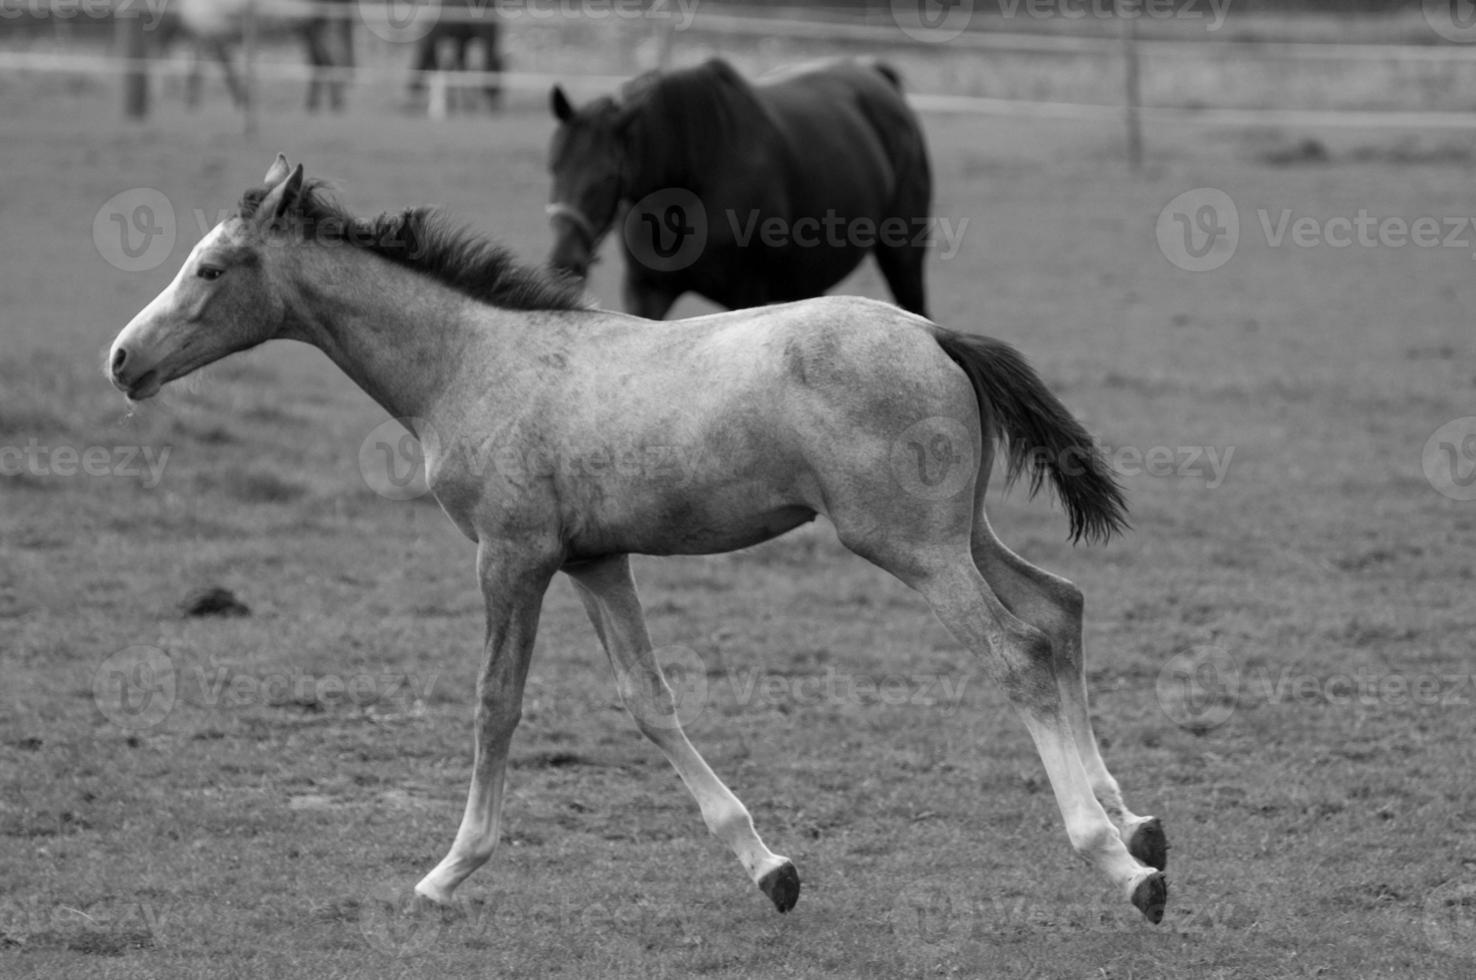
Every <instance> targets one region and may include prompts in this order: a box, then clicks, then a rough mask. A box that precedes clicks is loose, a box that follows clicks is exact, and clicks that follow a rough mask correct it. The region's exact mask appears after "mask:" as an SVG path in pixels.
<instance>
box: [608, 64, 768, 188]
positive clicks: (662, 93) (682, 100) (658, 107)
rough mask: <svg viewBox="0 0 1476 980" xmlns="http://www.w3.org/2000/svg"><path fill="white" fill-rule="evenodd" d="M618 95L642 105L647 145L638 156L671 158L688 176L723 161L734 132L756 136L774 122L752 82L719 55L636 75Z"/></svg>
mask: <svg viewBox="0 0 1476 980" xmlns="http://www.w3.org/2000/svg"><path fill="white" fill-rule="evenodd" d="M621 98H622V101H624V102H626V103H628V104H630V105H631V106H633V107H637V106H638V107H639V110H640V111H639V116H638V119H639V124H640V125H641V127H642V128H643V129H644V132H643V133H641V134H640V137H641V141H642V142H644V144H645V145H644V146H642V147H640V149H641V150H642V151H644V152H640V153H638V154H637V159H639V160H642V161H654V160H663V159H665V160H671V161H672V162H673V163H675V164H676V165H677V167H678V168H680V169H679V170H677V171H676V172H677V173H680V174H682V175H683V176H684V177H686V178H693V177H695V176H696V175H699V174H703V173H709V172H711V171H712V170H714V169H715V168H716V167H717V166H718V165H719V164H724V163H726V162H727V161H728V160H729V158H731V156H732V152H733V141H734V139H735V138H737V139H740V140H743V141H747V140H750V139H754V138H756V137H757V134H759V133H760V132H762V131H764V130H765V129H768V128H770V127H772V125H773V123H772V120H771V119H770V118H769V113H768V110H766V109H765V108H764V106H763V104H762V103H760V102H759V100H758V98H757V96H755V95H754V91H753V87H752V86H750V85H749V84H748V82H746V81H744V79H743V77H742V76H741V75H739V74H738V72H737V71H736V70H735V69H734V68H733V66H732V65H730V64H728V63H727V62H726V61H724V60H723V59H721V58H710V59H708V60H707V61H705V62H703V63H702V64H700V65H697V66H696V67H694V68H682V69H678V70H676V71H668V72H646V73H645V74H643V75H637V76H636V77H635V78H633V79H631V80H630V81H629V82H626V83H625V85H624V86H623V87H622V89H621ZM663 176H664V175H663ZM658 179H659V178H658Z"/></svg>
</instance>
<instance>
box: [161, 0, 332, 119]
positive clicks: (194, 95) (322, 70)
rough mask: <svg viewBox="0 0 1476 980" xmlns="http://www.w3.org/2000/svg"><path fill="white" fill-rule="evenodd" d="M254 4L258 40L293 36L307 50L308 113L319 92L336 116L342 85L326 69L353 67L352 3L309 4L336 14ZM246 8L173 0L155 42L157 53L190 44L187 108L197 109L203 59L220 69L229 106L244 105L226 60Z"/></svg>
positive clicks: (299, 2)
mask: <svg viewBox="0 0 1476 980" xmlns="http://www.w3.org/2000/svg"><path fill="white" fill-rule="evenodd" d="M255 2H256V18H257V28H258V31H259V32H260V36H261V37H263V38H270V37H281V36H296V37H300V38H301V39H302V41H303V44H304V45H305V46H306V47H307V56H308V63H309V64H311V65H312V66H313V75H312V77H311V78H310V79H309V80H308V94H307V107H308V111H310V112H315V111H317V109H318V103H319V99H320V97H321V96H322V93H323V92H324V91H325V90H326V91H327V93H328V101H329V103H330V104H331V105H332V108H333V111H335V112H339V111H342V109H343V87H344V80H343V79H342V78H335V77H333V76H332V73H331V71H329V69H333V68H339V67H342V68H352V67H354V26H353V17H352V16H351V13H352V11H351V8H350V5H351V4H352V3H353V2H354V0H311V2H313V3H314V4H315V5H316V4H318V3H334V4H338V5H340V6H341V7H342V13H341V14H340V15H330V14H326V13H323V12H321V11H319V10H316V9H310V8H308V7H306V6H305V0H255ZM250 5H251V0H178V5H177V7H176V8H175V10H174V11H173V16H172V17H170V18H168V19H167V20H166V21H165V23H164V25H163V27H162V28H161V34H160V41H159V47H160V49H161V50H162V49H165V48H168V47H169V45H170V44H171V43H172V42H173V41H174V40H176V39H179V38H183V39H185V40H187V41H189V42H190V43H191V45H192V57H191V62H190V69H189V72H188V74H186V76H185V103H186V104H187V105H189V107H190V108H192V109H194V108H197V107H198V106H199V105H200V83H201V75H202V73H203V71H204V61H205V59H206V58H207V57H208V58H210V59H211V60H213V61H215V62H216V63H217V64H219V65H220V70H221V73H222V74H223V75H224V77H225V84H226V89H227V90H228V91H229V92H230V93H231V101H232V102H234V103H235V104H236V105H237V106H238V107H242V106H245V105H246V102H247V99H248V98H249V96H248V93H247V91H246V88H245V86H244V85H242V84H241V79H240V76H239V75H238V74H237V72H236V68H235V65H234V64H233V62H232V58H233V52H234V50H235V48H236V46H237V45H239V44H240V43H241V41H242V38H243V36H244V34H245V30H246V16H247V10H248V7H250Z"/></svg>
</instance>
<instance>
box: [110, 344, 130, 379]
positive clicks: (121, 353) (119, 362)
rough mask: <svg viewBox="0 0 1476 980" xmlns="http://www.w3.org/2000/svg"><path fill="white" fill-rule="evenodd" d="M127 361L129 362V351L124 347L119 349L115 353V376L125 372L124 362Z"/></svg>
mask: <svg viewBox="0 0 1476 980" xmlns="http://www.w3.org/2000/svg"><path fill="white" fill-rule="evenodd" d="M126 360H128V351H126V350H124V349H123V348H122V347H119V348H118V349H117V350H116V351H114V352H113V373H114V374H117V373H118V372H119V371H121V370H123V362H124V361H126Z"/></svg>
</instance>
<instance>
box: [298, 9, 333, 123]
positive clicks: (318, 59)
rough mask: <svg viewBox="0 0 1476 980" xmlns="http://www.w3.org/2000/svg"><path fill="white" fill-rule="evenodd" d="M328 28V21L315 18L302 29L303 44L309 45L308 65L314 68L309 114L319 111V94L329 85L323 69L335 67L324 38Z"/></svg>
mask: <svg viewBox="0 0 1476 980" xmlns="http://www.w3.org/2000/svg"><path fill="white" fill-rule="evenodd" d="M327 27H328V21H327V20H326V19H324V18H322V17H314V18H312V19H311V20H308V21H305V22H304V23H303V25H302V28H301V30H302V40H303V43H304V44H305V45H307V56H308V64H309V65H311V66H312V68H313V72H312V74H311V75H310V76H309V77H308V94H307V110H308V112H317V111H318V94H319V93H320V92H321V91H322V89H323V87H324V86H325V85H326V84H328V83H327V82H326V81H325V79H324V77H323V71H322V69H324V68H331V67H333V55H332V53H331V52H329V50H328V44H327V42H326V40H325V38H324V36H323V35H324V32H325V31H326V30H327ZM335 101H336V100H335ZM335 107H336V106H335Z"/></svg>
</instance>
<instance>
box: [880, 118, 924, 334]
mask: <svg viewBox="0 0 1476 980" xmlns="http://www.w3.org/2000/svg"><path fill="white" fill-rule="evenodd" d="M895 138H896V139H898V140H900V143H898V144H895V145H894V149H893V150H892V157H893V166H894V167H895V168H896V173H897V189H896V192H895V194H894V196H893V200H892V207H891V209H890V211H889V212H888V213H887V214H885V215H883V216H882V220H883V222H886V221H888V220H890V219H896V218H900V219H902V220H903V221H905V222H906V224H907V234H906V236H905V238H904V239H903V240H901V241H896V240H893V241H892V242H891V243H890V244H882V243H880V242H878V244H877V246H876V250H875V252H876V264H877V265H878V266H880V267H881V273H882V276H883V277H884V278H885V279H886V280H887V288H888V289H890V290H891V291H892V298H893V299H895V300H896V301H897V305H898V306H900V307H902V308H903V309H904V310H907V311H908V312H910V313H916V314H917V315H919V316H927V315H928V303H927V293H926V291H925V290H924V288H923V269H924V267H925V266H926V265H927V260H928V245H929V242H930V240H931V239H932V237H933V231H934V230H935V229H934V228H933V225H932V219H931V217H930V212H931V211H932V201H933V174H932V168H931V167H930V166H929V164H928V149H927V144H926V143H924V142H923V135H922V130H921V129H919V128H918V127H917V123H916V121H915V120H912V121H911V122H910V124H909V125H908V127H907V129H906V130H902V131H898V132H897V133H896V134H895Z"/></svg>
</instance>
